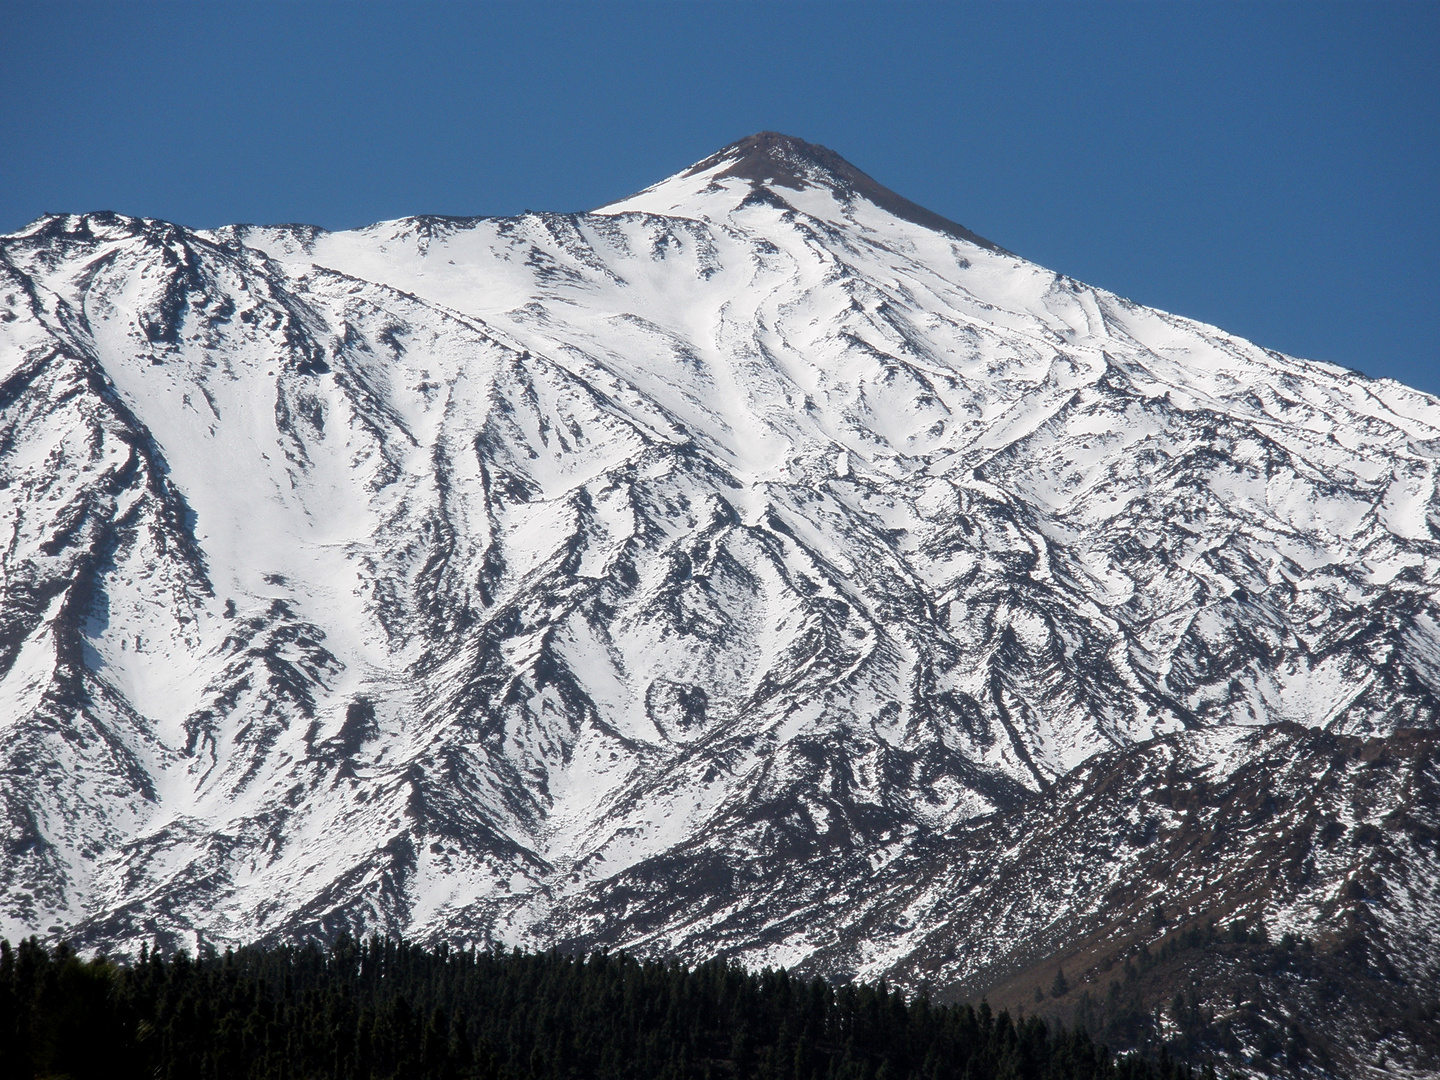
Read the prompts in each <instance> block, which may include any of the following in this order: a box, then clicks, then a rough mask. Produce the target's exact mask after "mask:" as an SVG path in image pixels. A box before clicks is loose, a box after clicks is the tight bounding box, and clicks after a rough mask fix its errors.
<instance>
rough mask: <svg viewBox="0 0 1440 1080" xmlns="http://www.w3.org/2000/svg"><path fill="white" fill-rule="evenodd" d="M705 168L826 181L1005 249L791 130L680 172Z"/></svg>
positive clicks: (849, 195)
mask: <svg viewBox="0 0 1440 1080" xmlns="http://www.w3.org/2000/svg"><path fill="white" fill-rule="evenodd" d="M707 172H708V173H710V176H711V179H712V180H721V179H725V178H728V177H735V178H738V179H742V180H749V181H750V182H751V183H752V184H754V185H755V186H757V187H762V186H763V187H785V188H790V189H792V190H794V191H800V190H802V189H804V188H805V187H808V186H820V187H827V188H829V189H830V190H832V191H834V192H835V193H836V194H837V195H838V196H840V197H841V198H842V199H845V200H847V201H849V200H851V199H854V198H856V197H859V198H862V199H865V200H867V201H868V202H871V203H874V204H875V205H876V206H878V207H880V208H881V209H883V210H888V211H889V212H890V213H892V214H894V215H895V216H896V217H898V218H903V219H904V220H906V221H910V222H913V223H915V224H916V225H921V226H924V227H925V228H927V229H935V230H937V231H939V232H944V233H948V234H950V235H951V236H955V237H958V238H960V239H962V240H967V241H969V242H970V243H972V244H979V245H980V246H981V247H985V248H989V249H990V250H991V251H998V252H1002V253H1004V254H1009V253H1008V252H1005V250H1004V249H1003V248H1001V247H1000V246H999V245H997V244H995V243H993V242H991V241H989V240H986V239H985V238H984V237H982V236H979V235H977V234H976V233H974V232H972V231H970V230H969V229H967V228H966V227H965V226H963V225H961V224H959V223H957V222H954V221H951V220H949V219H948V218H943V217H941V216H940V215H939V214H937V213H935V212H934V211H931V210H927V209H925V208H924V207H923V206H920V205H918V204H917V203H913V202H911V201H910V200H909V199H907V198H905V197H904V196H903V195H899V194H896V193H895V192H893V191H891V190H890V189H889V188H887V187H885V186H884V185H883V184H880V183H879V182H877V181H876V180H875V179H873V178H872V177H871V176H869V175H867V174H866V173H864V172H862V171H860V170H859V169H857V168H856V167H855V166H854V165H852V164H850V162H848V161H846V160H845V159H844V158H843V157H841V156H840V155H839V154H837V153H836V152H835V151H834V150H831V149H830V148H829V147H828V146H821V145H820V144H819V143H811V142H806V141H805V140H804V139H799V138H796V137H795V136H794V135H785V134H782V133H781V132H778V131H761V132H757V133H756V134H754V135H747V136H746V137H745V138H743V139H741V140H739V141H738V142H733V143H731V144H730V145H729V146H727V147H724V148H723V149H721V150H719V151H717V152H716V153H714V154H711V155H710V156H709V157H708V158H706V159H705V160H703V161H700V162H697V163H696V164H694V165H692V166H691V167H690V168H688V169H686V170H685V172H684V173H682V174H681V175H682V176H687V177H688V176H696V175H699V174H701V173H707Z"/></svg>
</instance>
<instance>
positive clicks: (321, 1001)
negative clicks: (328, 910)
mask: <svg viewBox="0 0 1440 1080" xmlns="http://www.w3.org/2000/svg"><path fill="white" fill-rule="evenodd" d="M0 1074H3V1075H4V1076H6V1077H16V1078H21V1077H62V1076H69V1077H73V1078H74V1080H86V1078H89V1077H106V1078H114V1080H126V1078H137V1080H138V1078H141V1077H144V1078H147V1080H150V1078H158V1080H212V1078H213V1080H232V1078H235V1080H239V1078H247V1080H249V1078H253V1080H310V1078H317V1080H318V1078H325V1080H351V1078H354V1080H372V1078H373V1080H380V1078H396V1080H400V1078H404V1080H551V1078H556V1080H558V1078H575V1080H580V1078H584V1080H721V1078H724V1080H729V1078H737V1080H738V1078H752V1077H753V1078H756V1080H901V1078H907V1080H908V1078H915V1080H921V1078H923V1080H952V1078H953V1080H992V1078H993V1080H1001V1078H1004V1080H1012V1078H1033V1080H1072V1078H1073V1080H1102V1078H1104V1080H1192V1074H1191V1072H1190V1070H1189V1069H1187V1068H1185V1067H1184V1066H1181V1065H1178V1064H1176V1063H1175V1062H1173V1061H1170V1060H1168V1059H1161V1060H1160V1061H1158V1062H1149V1061H1145V1060H1142V1059H1140V1058H1136V1057H1125V1058H1118V1059H1117V1058H1115V1057H1113V1056H1112V1055H1111V1054H1110V1053H1109V1051H1108V1050H1106V1049H1105V1048H1104V1047H1103V1046H1097V1045H1095V1044H1094V1043H1092V1042H1091V1040H1090V1039H1089V1037H1088V1036H1087V1035H1086V1034H1085V1033H1084V1032H1083V1031H1079V1030H1075V1031H1067V1030H1064V1029H1056V1028H1053V1027H1047V1025H1046V1024H1045V1023H1044V1022H1043V1021H1041V1020H1039V1019H1038V1018H1034V1017H1031V1018H1021V1019H1020V1020H1018V1021H1017V1020H1015V1019H1013V1018H1012V1017H1011V1016H1010V1015H1009V1014H1008V1013H1005V1012H1002V1013H1000V1014H999V1015H998V1016H996V1015H994V1014H992V1012H991V1010H990V1008H989V1007H988V1006H987V1005H984V1004H982V1005H981V1006H980V1007H979V1008H978V1009H977V1008H972V1007H970V1006H969V1005H959V1006H937V1005H932V1004H930V1003H929V1002H928V1001H927V1000H925V999H924V998H917V999H915V1000H909V1001H907V1000H906V998H905V996H904V995H903V994H901V993H900V992H898V991H893V990H890V989H888V988H887V987H886V986H885V985H884V984H883V983H881V984H880V985H878V986H871V985H846V986H841V987H833V986H831V985H829V984H828V983H826V982H824V981H823V980H819V979H813V980H806V979H801V978H797V977H795V976H793V975H790V974H789V973H787V972H785V971H784V970H779V971H763V972H758V973H756V972H748V971H746V970H744V969H742V968H739V967H736V966H734V965H731V964H726V963H721V962H714V963H707V964H702V965H700V966H699V967H696V968H693V969H691V968H685V967H681V966H678V965H674V964H664V963H653V962H652V963H640V962H638V961H636V960H634V959H632V958H630V957H628V956H625V955H622V954H614V955H607V954H604V953H597V954H595V955H593V956H591V957H589V958H588V959H576V958H572V957H568V956H564V955H561V954H559V953H547V954H526V953H521V952H519V951H515V952H511V953H506V952H470V951H456V950H451V949H447V948H445V947H443V946H442V947H440V948H434V949H432V948H424V947H420V946H416V945H410V944H405V943H400V942H395V941H388V940H379V939H372V940H370V941H367V942H363V943H360V942H355V941H353V940H350V939H348V938H343V939H341V940H340V941H338V942H337V943H336V944H335V945H334V946H333V947H332V948H330V949H328V950H322V949H320V948H318V947H314V946H310V947H304V948H274V949H268V948H246V949H241V950H239V951H236V952H230V951H227V952H226V953H225V954H224V955H214V954H211V955H204V956H200V957H198V958H195V957H191V956H188V955H187V954H186V953H184V952H177V953H175V954H173V955H169V956H163V955H161V954H160V953H159V952H158V951H157V952H148V951H147V952H145V953H142V955H141V957H140V959H139V960H138V961H135V962H133V963H126V962H117V961H111V960H106V959H103V958H94V959H84V958H81V957H79V956H77V955H76V954H75V953H74V952H72V951H71V950H70V949H68V948H66V947H64V946H60V947H58V948H55V949H47V948H46V947H45V946H43V945H41V944H39V943H37V942H36V941H35V940H34V939H31V940H29V941H23V942H21V943H20V945H19V946H18V947H13V948H12V947H11V946H10V945H9V943H0ZM1206 1075H1207V1076H1213V1073H1211V1072H1210V1070H1209V1069H1208V1068H1207V1069H1206Z"/></svg>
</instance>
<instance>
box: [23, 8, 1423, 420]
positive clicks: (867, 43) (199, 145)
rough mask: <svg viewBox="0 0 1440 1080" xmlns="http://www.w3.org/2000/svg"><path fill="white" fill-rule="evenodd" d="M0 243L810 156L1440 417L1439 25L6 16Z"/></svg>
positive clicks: (1164, 14)
mask: <svg viewBox="0 0 1440 1080" xmlns="http://www.w3.org/2000/svg"><path fill="white" fill-rule="evenodd" d="M0 42H3V54H0V55H3V60H0V146H3V148H4V149H3V151H0V230H3V231H8V230H11V229H15V228H18V227H20V226H21V225H23V224H24V223H26V222H27V221H29V220H31V219H33V218H34V217H36V216H37V215H39V214H41V213H42V212H45V211H54V210H92V209H114V210H120V211H123V212H126V213H131V214H143V215H147V216H152V217H161V218H167V219H170V220H173V221H177V222H180V223H182V224H186V225H191V226H213V225H218V224H222V223H225V222H232V221H257V222H277V221H305V222H313V223H316V224H320V225H324V226H326V227H328V228H345V227H348V226H354V225H361V224H366V223H368V222H371V221H376V220H380V219H384V218H393V217H399V216H403V215H406V214H414V213H422V212H436V213H451V214H509V213H514V212H516V211H519V210H521V209H546V210H581V209H588V208H590V207H593V206H596V205H599V204H601V203H604V202H607V201H609V200H611V199H614V198H616V197H618V196H621V195H624V194H626V193H628V192H630V191H632V190H635V189H637V188H640V187H643V186H645V185H646V184H648V183H651V182H653V181H655V180H657V179H659V178H661V177H662V176H665V175H667V174H669V173H671V172H674V171H675V170H677V169H680V168H682V167H684V166H685V165H688V164H690V163H691V162H692V161H695V160H697V159H698V158H701V157H703V156H705V155H706V154H709V153H711V152H712V151H714V150H716V149H718V148H719V147H720V146H722V145H724V144H725V143H728V142H731V141H733V140H734V139H736V138H739V137H740V136H743V135H746V134H749V133H751V132H754V131H758V130H763V129H767V128H768V129H776V130H779V131H784V132H787V133H789V134H793V135H798V136H800V137H802V138H805V139H809V140H811V141H813V142H820V143H824V144H825V145H827V146H830V147H831V148H832V149H834V150H837V151H838V152H840V153H841V154H843V155H844V156H845V157H847V158H849V159H850V160H851V161H852V162H854V163H855V164H856V165H857V166H859V167H860V168H862V169H864V170H865V171H867V172H869V173H870V174H872V175H873V176H874V177H876V179H878V180H880V181H881V182H882V183H884V184H886V185H888V186H889V187H892V188H894V189H896V190H897V191H899V192H901V193H902V194H904V195H906V196H908V197H910V198H911V199H913V200H915V201H916V202H919V203H921V204H922V205H925V206H927V207H929V208H931V209H933V210H935V211H938V212H939V213H941V214H943V215H945V216H946V217H950V218H953V219H955V220H957V221H960V222H962V223H964V224H965V225H967V226H969V227H971V228H973V229H975V230H976V231H977V232H980V233H982V234H983V235H985V236H988V237H990V238H991V239H993V240H995V241H996V242H998V243H1000V244H1003V245H1004V246H1006V247H1008V248H1010V249H1012V250H1014V251H1016V252H1018V253H1020V254H1022V255H1024V256H1026V257H1028V258H1031V259H1034V260H1035V261H1037V262H1040V263H1042V264H1044V265H1046V266H1048V267H1051V268H1053V269H1055V270H1059V271H1062V272H1064V273H1067V274H1070V275H1072V276H1074V277H1077V278H1080V279H1081V280H1083V281H1087V282H1090V283H1092V284H1095V285H1100V286H1103V287H1105V288H1108V289H1112V290H1115V291H1116V292H1119V293H1122V294H1125V295H1127V296H1130V297H1133V298H1134V299H1136V300H1139V301H1141V302H1143V303H1146V304H1152V305H1155V306H1158V307H1162V308H1166V309H1168V310H1171V311H1176V312H1180V313H1182V314H1185V315H1190V316H1194V317H1196V318H1200V319H1205V320H1207V321H1209V322H1213V323H1217V324H1219V325H1220V326H1223V327H1225V328H1226V329H1228V330H1232V331H1234V332H1236V333H1239V334H1242V335H1244V336H1246V337H1249V338H1251V339H1253V340H1255V341H1257V342H1259V343H1261V344H1263V345H1266V346H1269V347H1271V348H1276V349H1281V350H1283V351H1285V352H1290V353H1294V354H1298V355H1302V356H1309V357H1315V358H1319V359H1326V360H1332V361H1335V362H1337V363H1342V364H1345V365H1347V366H1350V367H1355V368H1359V369H1360V370H1363V371H1365V372H1367V373H1369V374H1372V375H1387V376H1391V377H1393V378H1398V379H1401V380H1403V381H1406V382H1408V383H1410V384H1412V385H1414V386H1419V387H1422V388H1424V389H1427V390H1430V391H1431V392H1436V393H1440V345H1437V315H1440V75H1437V71H1440V3H1434V2H1414V3H1394V4H1387V3H1340V4H1312V3H1283V4H1282V3H1268V4H1244V5H1240V4H1209V3H1178V2H1171V3H1165V4H1154V5H1149V4H1129V3H1105V4H1089V3H1079V2H1072V3H1063V4H1020V3H1004V4H1000V3H996V4H979V5H971V4H963V3H946V4H927V3H903V2H890V3H863V4H862V3H853V4H846V3H837V2H825V3H805V2H788V3H787V2H780V0H775V2H771V3H764V4H750V3H713V4H704V3H694V2H691V3H644V4H641V3H623V2H618V0H617V2H611V3H603V2H598V0H596V2H588V3H553V4H532V3H527V4H518V3H517V4H513V5H510V4H506V5H483V4H482V5H476V4H465V5H461V4H453V5H452V4H444V3H428V4H403V3H398V2H397V3H393V4H387V5H367V4H340V3H334V4H328V3H327V4H321V3H308V4H302V3H288V4H274V3H261V2H252V3H244V4H233V5H227V4H222V3H211V2H206V3H184V4H177V5H165V4H160V3H147V4H143V5H125V4H121V3H104V4H85V3H55V2H46V3H36V4H32V3H28V2H20V0H3V2H0Z"/></svg>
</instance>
